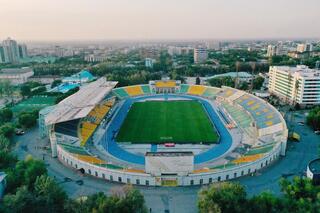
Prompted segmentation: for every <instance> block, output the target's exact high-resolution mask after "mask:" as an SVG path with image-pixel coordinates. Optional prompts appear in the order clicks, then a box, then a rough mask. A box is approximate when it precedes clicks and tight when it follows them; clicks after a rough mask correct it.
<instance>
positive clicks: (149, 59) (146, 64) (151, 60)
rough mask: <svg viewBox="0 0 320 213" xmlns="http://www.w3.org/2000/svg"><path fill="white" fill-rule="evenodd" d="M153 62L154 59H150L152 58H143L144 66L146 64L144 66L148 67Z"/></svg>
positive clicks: (151, 65) (150, 66)
mask: <svg viewBox="0 0 320 213" xmlns="http://www.w3.org/2000/svg"><path fill="white" fill-rule="evenodd" d="M154 62H155V60H154V59H152V58H146V59H145V66H146V67H149V68H152V67H153V64H154Z"/></svg>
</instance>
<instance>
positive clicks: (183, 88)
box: [180, 84, 189, 94]
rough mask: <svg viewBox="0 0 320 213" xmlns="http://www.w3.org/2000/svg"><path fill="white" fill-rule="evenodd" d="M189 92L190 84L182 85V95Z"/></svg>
mask: <svg viewBox="0 0 320 213" xmlns="http://www.w3.org/2000/svg"><path fill="white" fill-rule="evenodd" d="M188 90H189V85H188V84H181V88H180V93H183V94H185V93H187V92H188Z"/></svg>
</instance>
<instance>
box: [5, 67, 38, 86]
mask: <svg viewBox="0 0 320 213" xmlns="http://www.w3.org/2000/svg"><path fill="white" fill-rule="evenodd" d="M33 75H34V72H33V70H32V69H31V68H29V67H23V68H9V69H2V70H1V71H0V80H8V81H10V82H11V84H13V85H19V84H23V83H26V82H27V81H28V79H29V78H30V77H32V76H33Z"/></svg>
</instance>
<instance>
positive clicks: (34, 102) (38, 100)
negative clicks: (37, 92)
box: [11, 96, 56, 113]
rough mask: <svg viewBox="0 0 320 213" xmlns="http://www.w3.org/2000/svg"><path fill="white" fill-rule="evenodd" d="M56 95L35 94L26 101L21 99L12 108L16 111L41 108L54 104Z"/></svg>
mask: <svg viewBox="0 0 320 213" xmlns="http://www.w3.org/2000/svg"><path fill="white" fill-rule="evenodd" d="M55 101H56V97H54V96H33V97H31V98H28V99H26V100H24V101H21V102H20V103H18V104H17V105H15V106H13V107H12V108H11V109H12V111H13V112H14V113H20V112H23V111H24V112H25V111H32V110H40V109H42V108H45V107H47V106H51V105H54V104H55Z"/></svg>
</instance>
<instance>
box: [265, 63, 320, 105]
mask: <svg viewBox="0 0 320 213" xmlns="http://www.w3.org/2000/svg"><path fill="white" fill-rule="evenodd" d="M268 89H269V92H270V93H271V94H274V95H276V96H278V97H279V98H281V99H282V100H283V101H285V102H286V103H289V104H300V105H301V106H308V105H319V104H320V70H316V69H310V68H309V67H307V66H305V65H298V66H296V67H288V66H272V67H270V70H269V86H268Z"/></svg>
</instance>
